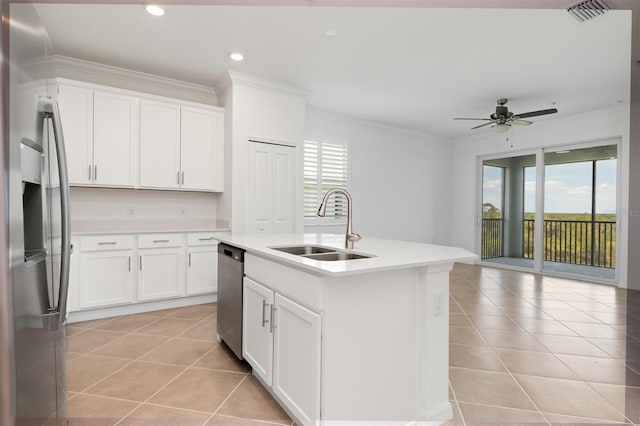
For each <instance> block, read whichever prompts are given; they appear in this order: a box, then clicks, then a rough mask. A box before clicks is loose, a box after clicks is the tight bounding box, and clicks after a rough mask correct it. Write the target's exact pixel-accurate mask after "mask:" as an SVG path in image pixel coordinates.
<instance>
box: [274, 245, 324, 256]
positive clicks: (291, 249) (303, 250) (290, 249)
mask: <svg viewBox="0 0 640 426" xmlns="http://www.w3.org/2000/svg"><path fill="white" fill-rule="evenodd" d="M270 248H272V249H273V250H278V251H283V252H285V253H289V254H295V255H296V256H305V255H308V254H315V253H335V250H334V249H330V248H326V247H319V246H287V247H270Z"/></svg>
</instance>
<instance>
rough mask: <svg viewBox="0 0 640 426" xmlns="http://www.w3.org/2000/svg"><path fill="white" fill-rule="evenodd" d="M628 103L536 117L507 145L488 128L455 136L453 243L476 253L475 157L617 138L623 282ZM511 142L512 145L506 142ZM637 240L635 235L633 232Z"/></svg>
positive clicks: (621, 278)
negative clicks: (618, 145)
mask: <svg viewBox="0 0 640 426" xmlns="http://www.w3.org/2000/svg"><path fill="white" fill-rule="evenodd" d="M629 119H630V112H629V105H628V104H626V105H624V104H623V105H620V106H616V107H612V108H610V109H607V110H602V111H595V112H590V113H586V114H580V115H576V116H571V117H564V118H557V119H548V120H543V121H538V122H537V123H535V124H533V125H531V126H529V127H520V128H516V129H514V130H513V133H512V135H511V140H510V142H509V143H507V142H506V141H505V137H506V135H505V134H502V135H497V134H495V133H492V132H491V131H490V130H486V131H480V132H477V133H475V134H474V135H471V136H468V137H464V138H459V139H456V140H454V142H453V157H452V158H453V162H452V167H451V171H450V173H449V178H450V179H451V182H452V188H451V191H452V194H453V199H452V204H451V220H452V223H453V226H452V235H451V237H452V239H451V242H452V244H453V245H455V246H460V247H463V248H466V249H468V250H472V251H477V229H476V223H477V218H478V217H479V214H480V211H479V206H480V200H479V188H480V185H481V183H480V182H479V157H481V156H486V155H500V154H504V153H513V155H519V154H518V153H519V152H522V151H527V150H529V152H530V151H531V150H533V149H538V148H542V147H556V146H562V145H569V144H577V143H583V142H590V141H598V140H610V139H612V138H621V141H622V142H621V149H620V152H619V153H618V158H619V161H618V168H619V185H618V186H619V188H618V196H619V197H620V203H619V211H618V221H619V222H618V223H619V226H620V228H619V229H620V230H621V232H620V234H621V235H622V236H623V238H622V239H621V241H620V244H619V245H618V246H617V250H618V251H619V253H620V257H619V259H620V262H619V263H618V264H617V272H618V274H619V284H620V285H621V286H626V265H627V263H626V257H627V238H626V231H625V230H626V225H627V224H626V223H625V221H626V220H627V215H626V212H627V211H628V182H629ZM510 144H512V145H513V148H511V147H510V146H509V145H510ZM636 238H638V237H637V236H636Z"/></svg>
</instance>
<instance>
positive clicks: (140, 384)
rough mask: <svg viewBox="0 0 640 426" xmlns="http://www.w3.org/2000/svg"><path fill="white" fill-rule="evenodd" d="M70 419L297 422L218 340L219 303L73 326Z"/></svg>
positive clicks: (137, 425) (86, 422)
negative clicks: (217, 317) (217, 308)
mask: <svg viewBox="0 0 640 426" xmlns="http://www.w3.org/2000/svg"><path fill="white" fill-rule="evenodd" d="M67 388H68V409H67V411H68V417H69V419H68V420H69V423H68V425H69V426H80V425H82V426H114V425H119V426H203V425H206V426H213V425H230V426H231V425H234V426H235V425H255V426H259V425H262V426H266V425H269V424H279V425H291V424H292V421H291V419H290V418H289V417H288V416H287V414H286V413H285V412H284V411H283V410H282V409H281V408H280V407H279V406H278V404H277V403H276V402H275V401H274V400H273V399H272V398H271V396H270V395H269V394H268V393H267V392H266V391H265V390H264V389H263V387H262V386H261V385H260V383H258V381H257V380H256V379H255V377H253V376H252V375H251V374H250V371H249V366H248V365H247V364H246V363H244V362H240V361H238V360H237V359H236V358H235V356H234V355H233V354H232V353H231V352H230V351H229V350H228V349H227V348H226V347H225V346H224V345H221V344H219V343H218V342H217V341H216V305H215V304H214V303H211V304H206V305H197V306H190V307H186V308H177V309H169V310H165V311H154V312H149V313H145V314H138V315H128V316H122V317H116V318H111V319H104V320H95V321H86V322H82V323H73V324H69V325H68V326H67Z"/></svg>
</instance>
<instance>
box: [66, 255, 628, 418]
mask: <svg viewBox="0 0 640 426" xmlns="http://www.w3.org/2000/svg"><path fill="white" fill-rule="evenodd" d="M215 330H216V306H215V304H207V305H198V306H192V307H187V308H178V309H172V310H166V311H155V312H150V313H145V314H139V315H129V316H123V317H117V318H112V319H105V320H97V321H88V322H84V323H75V324H70V325H68V326H67V334H68V344H67V349H68V352H67V370H68V371H67V376H68V378H67V380H68V390H69V392H68V394H69V401H68V414H69V418H70V419H69V425H70V426H75V425H83V426H84V425H91V426H103V425H105V426H107V425H109V426H113V425H123V426H124V425H127V426H131V425H137V426H156V425H157V426H183V425H184V426H196V425H197V426H203V425H206V426H211V425H233V426H236V425H256V426H257V425H262V426H265V425H268V424H287V425H288V424H292V422H291V419H290V418H289V417H288V416H287V415H286V414H285V413H284V412H283V411H282V409H281V408H280V407H279V406H278V405H277V403H276V402H275V401H274V400H273V399H272V398H271V397H270V396H269V394H268V393H267V392H266V391H265V390H264V389H263V388H262V386H261V385H260V384H259V383H258V382H257V380H256V379H255V377H253V376H252V375H251V374H250V371H249V367H248V365H247V364H245V363H243V362H239V361H237V360H236V359H235V357H234V356H233V354H231V353H230V351H229V350H228V349H227V348H226V347H225V346H224V345H220V344H218V343H217V341H216V332H215ZM449 349H450V377H449V380H450V398H451V401H452V405H453V408H454V418H453V420H452V421H451V422H449V424H456V425H479V424H542V425H546V424H614V423H628V424H633V423H635V424H639V423H640V294H638V293H637V292H631V291H630V292H626V291H624V290H619V289H616V288H613V287H609V286H604V285H597V284H591V283H586V282H579V281H575V280H566V279H559V278H550V277H541V276H539V275H534V274H529V273H520V272H513V271H506V270H501V269H496V268H486V267H479V266H467V265H456V266H455V268H454V270H453V271H452V273H451V299H450V348H449Z"/></svg>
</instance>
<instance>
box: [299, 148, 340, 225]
mask: <svg viewBox="0 0 640 426" xmlns="http://www.w3.org/2000/svg"><path fill="white" fill-rule="evenodd" d="M347 166H348V155H347V147H346V146H345V145H339V144H332V143H322V142H313V141H305V144H304V215H305V217H306V218H314V217H316V212H317V211H318V206H319V205H320V202H321V201H322V197H323V196H324V194H325V193H326V192H327V191H328V190H330V189H332V188H342V189H347V177H348V175H347V169H348V167H347ZM346 215H347V200H346V198H345V197H344V195H342V194H335V195H333V196H332V197H331V198H330V199H329V203H328V204H327V211H326V215H325V217H327V218H334V219H337V218H344V217H346Z"/></svg>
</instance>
